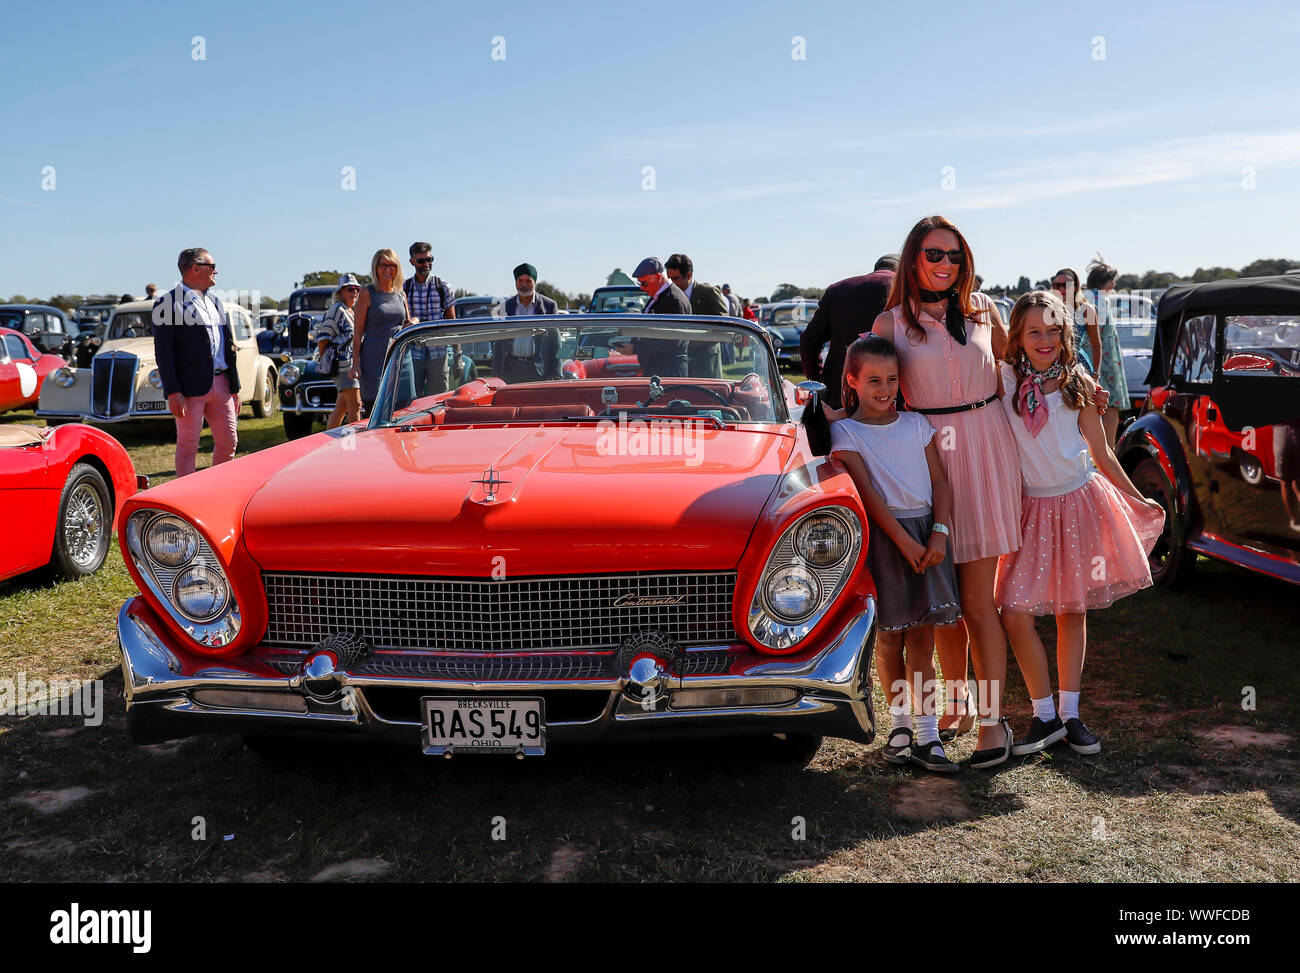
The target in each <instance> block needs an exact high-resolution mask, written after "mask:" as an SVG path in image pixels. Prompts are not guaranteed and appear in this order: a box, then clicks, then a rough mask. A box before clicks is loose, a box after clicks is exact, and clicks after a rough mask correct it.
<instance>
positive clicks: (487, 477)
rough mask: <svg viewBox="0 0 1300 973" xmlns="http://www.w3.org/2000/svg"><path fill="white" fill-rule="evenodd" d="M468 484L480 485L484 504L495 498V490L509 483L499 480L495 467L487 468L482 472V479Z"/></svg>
mask: <svg viewBox="0 0 1300 973" xmlns="http://www.w3.org/2000/svg"><path fill="white" fill-rule="evenodd" d="M470 482H471V483H482V484H483V501H484V502H485V503H491V502H492V501H494V500H495V499H496V498H497V488H498V487H499V486H501V484H502V483H509V482H510V481H509V480H503V479H501V476H500V474H499V473H497V471H496V467H495V466H489V467H488V468H487V469H486V470H484V471H483V477H482V479H478V480H471V481H470Z"/></svg>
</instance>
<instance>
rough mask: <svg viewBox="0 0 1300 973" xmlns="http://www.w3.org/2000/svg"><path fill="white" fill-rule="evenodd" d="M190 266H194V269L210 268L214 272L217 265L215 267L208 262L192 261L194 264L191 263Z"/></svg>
mask: <svg viewBox="0 0 1300 973" xmlns="http://www.w3.org/2000/svg"><path fill="white" fill-rule="evenodd" d="M192 266H195V267H211V268H212V269H213V270H216V269H217V265H216V264H214V263H211V262H210V261H207V260H196V261H194V263H193V265H192Z"/></svg>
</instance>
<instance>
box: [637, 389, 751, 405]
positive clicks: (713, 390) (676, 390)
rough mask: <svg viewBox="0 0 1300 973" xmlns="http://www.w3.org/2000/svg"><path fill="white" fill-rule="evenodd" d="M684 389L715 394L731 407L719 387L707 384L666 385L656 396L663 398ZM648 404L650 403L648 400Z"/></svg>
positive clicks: (729, 401) (715, 396) (714, 395)
mask: <svg viewBox="0 0 1300 973" xmlns="http://www.w3.org/2000/svg"><path fill="white" fill-rule="evenodd" d="M682 389H695V390H696V391H699V392H703V393H705V394H706V395H711V396H713V397H714V398H715V399H717V400H718V401H719V402H721V403H722V404H723V405H725V406H727V407H728V408H730V407H731V400H730V399H728V398H727V397H726V396H725V395H723V394H722V393H721V392H719V391H718V390H717V389H711V388H709V387H708V386H707V385H665V386H664V387H663V392H661V393H660V394H659V395H658V396H656V398H658V399H662V398H663V397H664V396H665V395H667V394H668V393H669V392H680V391H681V390H682ZM646 404H647V405H649V403H648V402H647V403H646Z"/></svg>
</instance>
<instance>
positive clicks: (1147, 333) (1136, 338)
mask: <svg viewBox="0 0 1300 973" xmlns="http://www.w3.org/2000/svg"><path fill="white" fill-rule="evenodd" d="M1111 323H1112V324H1114V325H1115V333H1116V334H1118V335H1119V346H1120V347H1121V348H1128V349H1130V350H1134V351H1150V350H1151V346H1152V344H1153V343H1154V342H1155V333H1156V322H1155V319H1154V318H1118V319H1116V318H1112V319H1111Z"/></svg>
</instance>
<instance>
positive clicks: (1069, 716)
mask: <svg viewBox="0 0 1300 973" xmlns="http://www.w3.org/2000/svg"><path fill="white" fill-rule="evenodd" d="M1078 718H1079V694H1078V693H1067V692H1066V691H1065V690H1064V689H1062V690H1061V719H1062V720H1077V719H1078Z"/></svg>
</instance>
